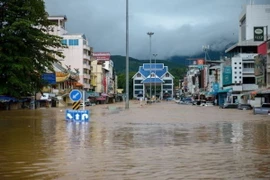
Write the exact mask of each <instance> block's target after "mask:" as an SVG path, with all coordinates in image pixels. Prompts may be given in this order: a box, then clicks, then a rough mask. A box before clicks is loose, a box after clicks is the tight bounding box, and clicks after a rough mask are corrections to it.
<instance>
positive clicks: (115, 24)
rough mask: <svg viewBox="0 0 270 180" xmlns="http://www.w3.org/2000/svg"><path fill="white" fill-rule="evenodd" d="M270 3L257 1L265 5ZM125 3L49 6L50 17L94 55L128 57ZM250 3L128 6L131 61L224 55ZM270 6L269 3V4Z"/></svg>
mask: <svg viewBox="0 0 270 180" xmlns="http://www.w3.org/2000/svg"><path fill="white" fill-rule="evenodd" d="M268 1H269V0H255V3H256V4H266V2H268ZM125 2H126V0H45V5H46V9H47V11H48V13H49V14H50V15H66V16H67V18H68V21H67V24H66V26H67V31H68V32H69V33H84V34H85V35H86V37H87V39H88V40H89V45H90V46H91V47H93V48H94V51H95V52H110V53H111V54H112V55H125V52H126V49H125V47H126V34H125V32H126V31H125V30H126V6H125ZM249 2H250V0H129V16H130V18H129V28H130V31H129V33H130V36H129V37H130V38H129V39H130V43H129V44H130V50H129V52H130V56H131V57H134V58H139V59H148V57H149V49H150V48H149V47H150V45H149V36H148V35H147V32H149V31H152V32H154V33H155V34H154V35H153V36H152V53H157V54H158V59H161V58H168V57H170V56H173V55H188V56H189V55H193V54H196V53H200V52H202V46H203V45H212V46H211V49H221V48H223V47H224V45H226V44H228V43H229V42H232V41H237V40H238V17H239V15H240V12H241V10H242V5H244V4H246V3H249ZM268 4H269V2H268Z"/></svg>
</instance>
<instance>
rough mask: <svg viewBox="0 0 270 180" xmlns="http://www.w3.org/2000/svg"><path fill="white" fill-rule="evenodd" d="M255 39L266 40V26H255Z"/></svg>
mask: <svg viewBox="0 0 270 180" xmlns="http://www.w3.org/2000/svg"><path fill="white" fill-rule="evenodd" d="M253 33H254V41H264V27H263V26H261V27H254V32H253Z"/></svg>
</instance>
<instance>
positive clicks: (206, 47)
mask: <svg viewBox="0 0 270 180" xmlns="http://www.w3.org/2000/svg"><path fill="white" fill-rule="evenodd" d="M202 49H203V51H204V60H205V62H206V61H207V56H208V58H209V60H211V59H210V57H209V54H208V52H207V51H208V50H209V49H210V46H209V45H203V46H202Z"/></svg>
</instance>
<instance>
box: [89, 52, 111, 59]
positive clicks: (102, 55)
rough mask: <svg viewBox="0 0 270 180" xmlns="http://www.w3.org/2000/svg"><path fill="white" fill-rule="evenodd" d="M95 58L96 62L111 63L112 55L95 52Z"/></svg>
mask: <svg viewBox="0 0 270 180" xmlns="http://www.w3.org/2000/svg"><path fill="white" fill-rule="evenodd" d="M93 56H94V58H95V59H96V60H101V61H109V60H110V58H111V54H110V53H109V52H94V53H93Z"/></svg>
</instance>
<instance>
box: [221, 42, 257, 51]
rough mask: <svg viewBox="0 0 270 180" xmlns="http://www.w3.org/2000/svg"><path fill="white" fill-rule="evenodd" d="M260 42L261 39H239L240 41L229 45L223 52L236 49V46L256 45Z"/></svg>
mask: <svg viewBox="0 0 270 180" xmlns="http://www.w3.org/2000/svg"><path fill="white" fill-rule="evenodd" d="M261 43H262V41H254V40H253V39H250V40H246V41H241V42H238V43H236V44H234V45H233V46H231V47H229V48H228V49H226V50H225V53H228V52H230V51H233V50H236V48H239V47H251V46H253V47H257V46H259V45H260V44H261Z"/></svg>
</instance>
